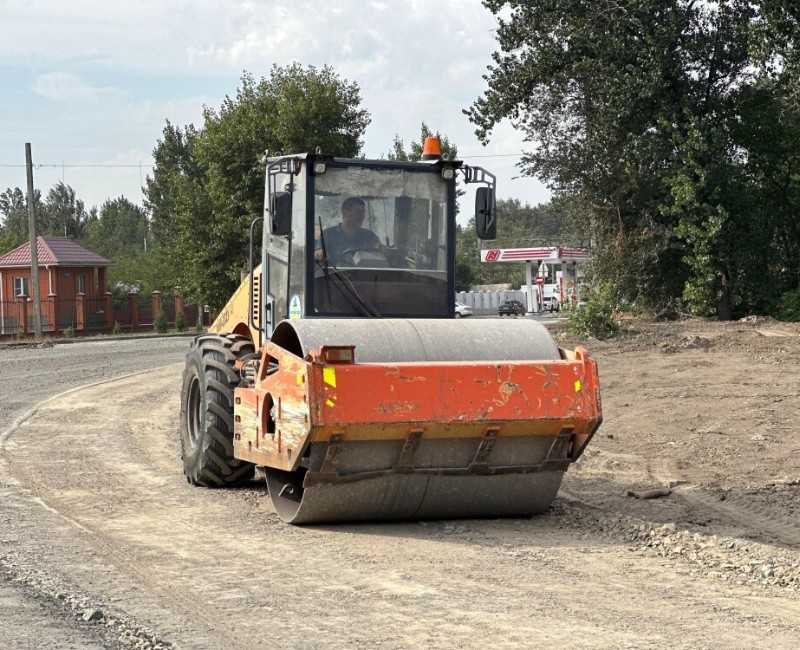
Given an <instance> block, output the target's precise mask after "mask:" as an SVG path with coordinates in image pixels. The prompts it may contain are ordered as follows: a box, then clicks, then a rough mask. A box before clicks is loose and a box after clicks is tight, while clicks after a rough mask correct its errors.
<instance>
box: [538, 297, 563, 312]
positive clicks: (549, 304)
mask: <svg viewBox="0 0 800 650" xmlns="http://www.w3.org/2000/svg"><path fill="white" fill-rule="evenodd" d="M542 302H543V303H544V304H543V305H542V308H543V309H544V311H549V312H551V313H552V312H554V311H560V310H561V302H560V301H559V300H558V296H545V297H544V299H543V301H542Z"/></svg>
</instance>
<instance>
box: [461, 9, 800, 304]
mask: <svg viewBox="0 0 800 650" xmlns="http://www.w3.org/2000/svg"><path fill="white" fill-rule="evenodd" d="M485 4H486V5H487V7H489V9H490V10H492V11H493V12H494V13H495V14H496V15H497V16H498V23H499V27H498V31H497V35H498V45H499V51H498V52H496V53H495V55H494V63H493V64H492V66H490V70H489V74H488V76H487V81H488V88H487V90H486V91H485V93H484V94H483V96H481V97H480V98H479V99H478V100H477V101H476V102H475V103H473V105H472V106H471V107H470V108H469V109H468V110H467V111H466V112H467V114H468V116H469V117H470V119H471V120H472V121H473V122H474V124H475V125H476V127H477V133H478V135H479V137H481V138H482V139H484V140H486V139H488V137H489V136H490V133H491V130H492V129H493V128H494V126H495V125H496V124H497V123H498V122H500V121H501V120H503V119H505V118H510V119H511V120H512V122H513V123H514V124H516V125H517V127H519V128H520V129H521V130H522V131H523V133H524V134H525V137H526V139H527V140H528V141H529V142H535V143H536V148H535V150H534V151H531V152H530V153H528V154H526V155H525V156H524V158H523V161H522V169H523V171H524V173H527V174H531V175H536V176H539V177H540V178H542V179H544V180H546V181H547V182H548V183H549V184H550V186H551V187H552V188H553V189H554V190H555V191H556V193H557V194H558V195H561V196H567V197H570V199H571V200H573V201H575V202H576V205H579V206H582V207H581V209H580V213H581V214H582V215H583V216H582V220H583V228H584V230H585V232H587V233H589V234H590V236H591V238H592V240H593V243H594V255H595V261H596V269H595V270H596V272H597V276H598V278H599V279H607V280H611V281H613V282H614V283H615V284H616V285H617V287H618V288H619V290H620V292H621V295H622V296H623V297H624V298H627V299H628V300H638V301H641V302H645V303H651V304H662V303H668V302H672V301H676V300H679V299H686V300H687V301H688V303H689V305H690V306H692V307H693V308H694V309H696V310H697V311H699V312H705V313H712V312H713V313H716V314H718V315H719V316H721V317H728V316H730V315H733V314H735V313H738V312H741V311H747V310H750V309H759V308H763V301H761V300H760V298H759V297H758V296H757V295H755V294H754V293H753V287H754V286H755V285H756V279H755V278H756V277H759V276H760V277H761V279H762V280H763V272H764V266H763V264H762V263H761V262H763V261H764V259H763V258H762V257H760V255H759V249H763V250H775V249H776V248H779V249H780V250H781V251H782V254H785V255H787V258H786V259H785V260H781V262H780V263H779V264H778V265H776V266H782V265H784V263H785V262H787V263H790V264H793V265H794V266H793V267H792V270H791V271H790V272H789V273H784V272H781V274H783V275H785V276H787V278H788V277H789V276H794V278H795V279H794V280H793V281H794V283H795V286H796V282H797V272H796V269H797V268H798V267H797V266H796V262H795V261H793V259H792V258H791V255H790V254H789V249H790V248H791V246H787V245H786V244H785V243H784V244H781V243H780V241H781V239H786V238H787V235H788V233H789V232H790V231H791V227H790V226H789V224H787V223H786V218H787V217H788V214H789V213H790V212H791V213H792V215H794V214H795V213H796V208H797V204H796V203H794V204H793V205H792V206H791V209H787V208H788V206H786V205H784V206H782V210H781V214H782V215H783V216H782V217H780V218H777V217H776V216H775V215H776V212H775V211H773V212H771V214H767V211H766V210H765V209H764V208H763V207H761V206H763V205H764V204H763V203H762V204H760V205H759V204H758V203H757V202H756V201H754V200H752V197H763V198H766V197H768V196H769V197H773V198H772V199H771V201H770V202H769V203H771V204H773V205H774V203H776V199H775V197H776V195H777V190H776V188H775V187H774V186H773V187H770V184H772V183H774V181H775V180H776V178H775V176H774V173H777V170H778V169H780V168H790V165H791V159H792V156H793V154H790V147H789V146H787V145H789V144H790V143H792V142H794V141H795V138H796V134H797V128H796V121H797V120H796V116H797V115H798V103H797V101H796V100H795V101H794V102H793V103H792V102H790V101H789V99H790V97H791V92H792V89H793V88H797V70H798V65H797V63H798V61H797V52H796V43H797V39H798V35H800V29H799V28H798V12H797V9H796V6H795V5H794V4H792V3H788V2H781V1H763V2H753V1H751V0H728V1H727V2H720V3H707V2H696V1H693V0H668V1H666V2H661V3H652V2H649V1H645V0H614V1H611V0H601V1H594V2H591V1H589V0H564V1H563V2H558V3H554V2H527V1H524V0H511V1H501V0H487V1H486V3H485ZM754 93H755V96H757V97H760V102H759V101H754ZM770 105H771V106H773V107H775V106H782V112H781V113H780V116H779V119H777V123H778V124H780V125H781V126H782V128H783V131H782V132H781V133H776V132H775V129H774V128H769V127H770V126H771V125H774V124H775V122H776V117H778V115H776V114H775V113H774V112H773V111H771V110H770V108H769V107H770ZM764 129H768V130H770V131H771V135H772V136H773V137H776V138H778V141H779V142H780V143H781V145H780V146H778V148H777V151H775V150H773V151H772V152H771V153H769V154H768V152H766V151H764V147H763V146H761V147H759V143H758V142H754V141H753V138H752V134H754V133H763V131H764ZM762 142H763V139H762ZM759 149H760V152H759V153H760V155H757V156H755V157H753V156H752V155H751V152H757V151H759ZM766 169H769V171H770V173H771V174H773V176H772V178H767V177H762V178H761V179H759V178H758V176H759V174H763V173H764V172H765V171H766ZM778 176H780V174H778ZM784 180H786V179H785V178H784ZM745 188H746V190H745ZM790 196H791V195H790ZM792 200H793V199H792ZM752 234H755V235H757V236H756V237H751V236H750V235H752ZM767 268H769V264H767ZM780 282H785V283H788V284H789V285H790V284H791V282H792V281H791V280H788V279H786V278H783V277H781V279H780Z"/></svg>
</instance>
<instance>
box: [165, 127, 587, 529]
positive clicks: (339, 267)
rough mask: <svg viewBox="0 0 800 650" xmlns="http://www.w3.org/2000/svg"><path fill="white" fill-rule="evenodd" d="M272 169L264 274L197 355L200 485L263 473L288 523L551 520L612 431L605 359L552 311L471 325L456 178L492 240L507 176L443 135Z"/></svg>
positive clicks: (191, 362) (187, 382)
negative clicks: (578, 344)
mask: <svg viewBox="0 0 800 650" xmlns="http://www.w3.org/2000/svg"><path fill="white" fill-rule="evenodd" d="M265 162H266V183H265V198H264V206H265V208H264V215H263V216H261V217H258V218H256V219H254V220H253V222H252V224H251V227H250V254H249V268H248V269H247V270H246V273H244V274H243V275H244V278H243V280H242V283H241V285H240V286H239V288H238V289H237V291H236V292H235V293H234V295H233V296H232V297H231V299H230V300H229V302H228V303H227V305H225V307H224V308H223V309H222V310H221V311H220V312H219V315H218V317H217V318H216V320H215V321H214V323H213V324H212V326H211V327H210V329H209V332H208V333H207V334H203V335H200V336H198V337H196V339H195V340H194V341H193V342H192V345H191V349H190V351H189V353H188V354H187V357H186V366H185V370H184V375H183V387H182V397H181V418H180V432H179V434H180V443H181V451H182V459H183V469H184V473H185V475H186V477H187V479H188V481H189V482H190V483H191V484H193V485H198V486H204V487H224V486H233V485H240V484H242V483H244V482H248V481H251V480H253V479H254V476H255V475H256V470H257V469H258V470H259V475H261V474H263V475H264V476H265V477H266V483H267V488H268V492H269V495H270V498H271V499H272V501H273V504H274V507H275V510H276V512H277V513H278V515H279V516H280V518H281V519H282V520H283V521H285V522H288V523H292V524H315V523H334V522H354V521H377V520H416V519H449V518H464V517H508V516H531V515H534V514H537V513H541V512H543V511H545V510H546V509H547V508H548V507H549V506H550V505H551V503H552V501H553V499H554V498H555V496H556V494H557V492H558V489H559V486H560V484H561V480H562V477H563V475H564V472H565V471H566V470H567V468H568V467H569V465H570V464H571V463H573V462H575V461H576V460H577V459H578V458H579V457H580V455H581V453H582V452H583V450H584V449H585V448H586V445H587V444H588V442H589V440H590V439H591V438H592V436H593V434H594V433H595V431H596V430H597V428H598V427H599V426H600V423H601V421H602V412H601V404H600V391H599V379H598V373H597V365H596V363H595V361H594V360H592V359H591V358H590V356H589V355H588V354H587V352H586V350H585V349H582V348H577V349H575V350H565V349H560V348H559V347H558V346H557V345H556V343H555V342H554V340H553V339H552V337H551V336H550V334H549V333H548V331H547V330H546V328H545V327H544V326H543V325H542V324H541V323H540V322H538V321H536V320H533V319H529V318H515V319H499V318H469V319H463V318H461V319H457V318H456V317H455V235H456V228H457V225H456V183H457V180H459V181H460V182H463V183H466V184H475V185H476V186H477V187H476V190H475V219H474V222H475V230H476V234H477V236H478V237H479V238H480V239H494V238H495V237H496V209H495V189H496V183H495V177H494V176H493V175H492V174H491V173H490V172H489V171H487V170H485V169H483V168H481V167H477V166H470V165H467V164H465V163H463V162H461V161H458V160H447V159H444V158H442V157H441V155H440V145H439V142H438V140H437V139H436V138H431V139H428V140H427V141H426V142H425V147H424V155H423V159H422V160H420V161H416V162H408V161H393V160H363V159H342V158H337V157H333V156H326V155H323V154H321V153H315V154H296V155H284V156H278V157H271V158H270V157H265ZM259 240H260V242H261V246H260V251H259V252H260V255H258V252H256V245H257V244H256V243H255V242H257V241H259Z"/></svg>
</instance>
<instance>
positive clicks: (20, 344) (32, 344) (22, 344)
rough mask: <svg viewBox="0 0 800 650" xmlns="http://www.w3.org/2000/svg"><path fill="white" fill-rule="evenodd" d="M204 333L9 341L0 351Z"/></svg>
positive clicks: (0, 344)
mask: <svg viewBox="0 0 800 650" xmlns="http://www.w3.org/2000/svg"><path fill="white" fill-rule="evenodd" d="M203 333H204V332H174V333H172V334H128V335H125V336H87V337H85V338H81V337H75V338H70V339H60V338H59V339H46V340H44V341H35V340H33V339H30V340H23V341H7V342H5V343H0V350H5V349H14V348H39V347H50V346H53V345H69V344H72V343H104V342H107V341H136V340H141V339H178V338H188V337H194V336H200V334H203Z"/></svg>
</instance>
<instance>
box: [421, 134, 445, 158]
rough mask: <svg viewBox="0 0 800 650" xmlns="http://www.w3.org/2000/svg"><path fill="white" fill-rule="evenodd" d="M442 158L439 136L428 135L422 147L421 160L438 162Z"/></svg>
mask: <svg viewBox="0 0 800 650" xmlns="http://www.w3.org/2000/svg"><path fill="white" fill-rule="evenodd" d="M441 157H442V143H441V142H439V136H436V135H429V136H428V137H427V138H425V144H424V145H422V159H423V160H438V159H439V158H441Z"/></svg>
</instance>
